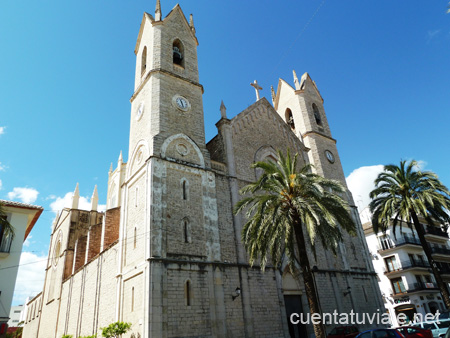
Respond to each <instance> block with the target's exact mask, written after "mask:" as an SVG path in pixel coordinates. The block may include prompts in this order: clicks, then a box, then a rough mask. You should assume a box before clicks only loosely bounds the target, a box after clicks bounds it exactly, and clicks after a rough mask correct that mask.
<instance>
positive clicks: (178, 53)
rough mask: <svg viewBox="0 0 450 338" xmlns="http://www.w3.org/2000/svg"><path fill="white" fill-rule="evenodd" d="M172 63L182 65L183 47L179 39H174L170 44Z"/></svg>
mask: <svg viewBox="0 0 450 338" xmlns="http://www.w3.org/2000/svg"><path fill="white" fill-rule="evenodd" d="M172 54H173V63H174V64H176V65H179V66H182V67H184V47H183V44H182V43H181V41H180V40H178V39H176V40H175V41H174V42H173V46H172Z"/></svg>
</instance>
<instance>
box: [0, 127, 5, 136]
mask: <svg viewBox="0 0 450 338" xmlns="http://www.w3.org/2000/svg"><path fill="white" fill-rule="evenodd" d="M5 129H6V127H0V135H3V134H4V133H5Z"/></svg>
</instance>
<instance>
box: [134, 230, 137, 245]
mask: <svg viewBox="0 0 450 338" xmlns="http://www.w3.org/2000/svg"><path fill="white" fill-rule="evenodd" d="M136 243H137V229H136V227H135V228H134V248H135V249H136Z"/></svg>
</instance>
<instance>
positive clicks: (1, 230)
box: [0, 203, 14, 242]
mask: <svg viewBox="0 0 450 338" xmlns="http://www.w3.org/2000/svg"><path fill="white" fill-rule="evenodd" d="M6 236H12V238H14V228H13V226H12V225H11V224H10V223H9V222H8V219H7V217H6V212H5V209H4V207H3V205H2V204H1V203H0V242H1V240H2V238H3V237H6Z"/></svg>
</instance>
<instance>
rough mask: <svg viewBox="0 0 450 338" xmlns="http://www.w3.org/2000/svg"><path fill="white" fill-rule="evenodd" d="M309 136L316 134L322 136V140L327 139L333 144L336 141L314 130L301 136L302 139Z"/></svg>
mask: <svg viewBox="0 0 450 338" xmlns="http://www.w3.org/2000/svg"><path fill="white" fill-rule="evenodd" d="M311 134H317V135H320V136H322V137H324V138H326V139H328V140H331V141H333V142H334V143H335V144H336V143H337V141H336V140H335V139H334V138H332V137H330V136H328V135H325V134H323V133H321V132H318V131H315V130H312V131H307V132H306V133H304V134H302V137H303V138H305V137H307V136H309V135H311Z"/></svg>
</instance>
